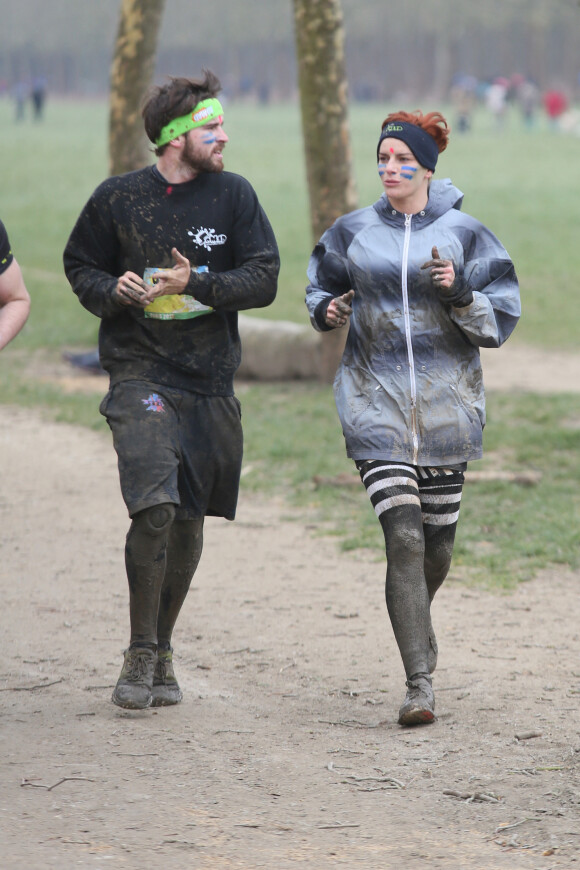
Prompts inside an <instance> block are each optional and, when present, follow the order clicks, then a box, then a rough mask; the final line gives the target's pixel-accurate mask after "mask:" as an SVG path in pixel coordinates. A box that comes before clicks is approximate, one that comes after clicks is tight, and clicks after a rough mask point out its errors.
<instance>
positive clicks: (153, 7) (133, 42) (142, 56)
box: [109, 0, 165, 175]
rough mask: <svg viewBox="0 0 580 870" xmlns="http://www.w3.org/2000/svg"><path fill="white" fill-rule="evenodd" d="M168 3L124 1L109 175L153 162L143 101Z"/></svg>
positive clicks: (117, 49)
mask: <svg viewBox="0 0 580 870" xmlns="http://www.w3.org/2000/svg"><path fill="white" fill-rule="evenodd" d="M164 8H165V0H122V2H121V15H120V19H119V30H118V33H117V42H116V44H115V53H114V56H113V63H112V66H111V89H110V93H111V96H110V110H109V172H110V174H111V175H119V174H120V173H123V172H130V171H131V170H133V169H139V168H140V167H142V166H146V165H147V164H148V163H149V162H150V143H149V144H148V140H147V138H146V136H145V133H144V132H143V123H142V120H141V102H142V100H143V97H144V96H145V93H146V91H147V88H148V87H149V85H150V83H151V79H152V77H153V72H154V69H155V54H156V49H157V38H158V35H159V30H160V27H161V19H162V16H163V11H164Z"/></svg>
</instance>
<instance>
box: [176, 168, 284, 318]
mask: <svg viewBox="0 0 580 870" xmlns="http://www.w3.org/2000/svg"><path fill="white" fill-rule="evenodd" d="M229 241H230V243H231V244H232V246H233V258H234V268H233V269H230V270H228V271H226V272H192V273H191V277H190V279H189V284H188V289H187V292H189V293H191V295H192V296H194V297H195V298H196V299H198V300H199V301H200V302H202V303H203V304H204V305H211V307H212V308H216V309H218V310H221V311H244V310H246V309H248V308H264V307H265V306H267V305H270V304H271V303H272V302H273V301H274V299H275V298H276V292H277V289H278V273H279V271H280V257H279V254H278V246H277V244H276V239H275V237H274V232H273V230H272V227H271V226H270V222H269V221H268V218H267V217H266V214H265V212H264V210H263V209H262V207H261V205H260V203H259V202H258V197H257V196H256V193H255V192H254V190H253V188H252V187H251V185H250V184H248V182H245V184H244V185H243V186H242V187H241V189H240V192H239V195H238V196H237V197H236V201H235V213H234V218H233V222H232V230H231V233H230V240H229Z"/></svg>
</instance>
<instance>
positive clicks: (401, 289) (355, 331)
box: [306, 179, 520, 466]
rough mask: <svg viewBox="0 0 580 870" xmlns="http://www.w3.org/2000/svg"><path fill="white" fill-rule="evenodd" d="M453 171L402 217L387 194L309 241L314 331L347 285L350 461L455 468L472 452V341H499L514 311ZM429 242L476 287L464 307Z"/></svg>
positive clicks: (476, 447) (475, 403) (343, 398)
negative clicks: (435, 279) (442, 293)
mask: <svg viewBox="0 0 580 870" xmlns="http://www.w3.org/2000/svg"><path fill="white" fill-rule="evenodd" d="M462 201H463V194H462V193H461V191H459V190H458V189H457V188H456V187H454V185H453V184H452V183H451V181H450V180H449V179H442V180H437V181H432V182H431V185H430V189H429V201H428V203H427V206H426V208H425V210H424V211H421V212H420V213H418V214H414V215H404V214H401V213H400V212H398V211H396V210H395V209H393V208H392V206H391V205H390V203H389V201H388V199H387V197H386V195H383V196H382V197H381V199H380V200H379V201H378V202H376V203H375V204H374V205H372V206H369V207H367V208H363V209H359V210H358V211H354V212H351V213H350V214H346V215H344V216H343V217H341V218H339V219H338V220H337V221H336V223H334V224H333V226H332V227H330V229H328V230H327V231H326V232H325V233H324V235H323V236H322V238H321V239H320V241H319V243H318V244H317V245H316V247H315V249H314V251H313V253H312V256H311V258H310V262H309V265H308V280H309V282H310V283H309V286H308V288H307V291H306V304H307V306H308V310H309V312H310V316H311V320H312V323H313V325H314V327H315V328H316V329H318V330H319V331H323V330H326V329H327V328H328V327H327V326H326V322H325V313H326V309H327V307H328V305H329V303H330V301H331V300H332V299H333V298H334V297H335V296H338V295H341V294H342V293H346V292H347V291H348V290H349V289H350V288H353V289H354V291H355V296H354V299H353V303H352V307H353V313H352V316H351V318H350V329H349V334H348V338H347V343H346V347H345V351H344V354H343V357H342V361H341V363H340V365H339V368H338V371H337V374H336V378H335V381H334V393H335V399H336V406H337V409H338V414H339V417H340V421H341V423H342V429H343V433H344V437H345V440H346V448H347V454H348V456H350V457H351V458H352V459H386V460H396V461H401V462H406V463H409V464H411V465H432V466H441V465H448V464H449V465H451V464H457V463H460V462H467V461H469V460H473V459H480V458H481V456H482V431H483V427H484V425H485V397H484V389H483V376H482V371H481V364H480V357H479V347H499V346H500V345H501V344H502V343H503V342H504V341H505V340H506V339H507V338H508V336H509V335H510V333H511V332H512V330H513V329H514V327H515V325H516V323H517V321H518V318H519V316H520V300H519V288H518V282H517V278H516V274H515V270H514V266H513V264H512V262H511V260H510V257H509V255H508V253H507V251H506V250H505V248H504V247H503V245H502V244H501V243H500V242H499V240H498V239H497V238H496V237H495V236H494V235H493V233H491V232H490V231H489V230H488V229H487V228H486V227H485V226H483V224H481V223H479V221H477V220H475V219H474V218H472V217H470V216H469V215H467V214H464V213H463V212H461V211H460V208H461V203H462ZM434 245H436V246H437V248H438V249H439V254H440V256H441V257H442V258H445V259H450V260H452V261H453V263H454V266H455V272H456V275H457V280H458V281H463V282H465V285H466V286H467V287H468V288H469V289H471V290H472V291H473V302H471V303H470V304H469V305H467V306H465V307H463V308H453V307H451V306H450V305H446V304H445V303H443V302H442V301H441V300H440V298H439V295H438V292H437V290H436V289H435V288H434V287H433V285H432V283H431V279H430V275H429V270H423V271H421V269H420V267H421V265H422V264H423V263H425V262H426V261H427V260H430V259H431V249H432V247H433V246H434Z"/></svg>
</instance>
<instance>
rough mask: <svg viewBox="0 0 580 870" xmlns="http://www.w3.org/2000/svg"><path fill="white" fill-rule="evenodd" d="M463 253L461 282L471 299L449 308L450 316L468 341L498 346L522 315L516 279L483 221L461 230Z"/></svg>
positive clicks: (507, 255) (511, 265)
mask: <svg viewBox="0 0 580 870" xmlns="http://www.w3.org/2000/svg"><path fill="white" fill-rule="evenodd" d="M460 235H461V236H462V238H461V241H462V244H463V248H464V252H465V260H464V267H463V281H464V283H465V285H466V287H468V288H469V289H470V290H471V291H472V292H473V302H471V304H470V305H467V306H465V307H464V308H452V309H451V312H450V317H451V319H452V320H453V321H454V323H456V324H457V326H458V327H459V328H460V329H461V331H462V332H463V333H464V335H465V336H466V337H467V338H468V339H469V341H470V342H471V344H473V345H475V346H477V347H499V346H500V345H501V344H503V343H504V341H505V340H506V339H507V338H509V336H510V335H511V333H512V332H513V330H514V328H515V325H516V323H517V322H518V319H519V317H520V314H521V306H520V294H519V286H518V279H517V277H516V272H515V269H514V265H513V263H512V261H511V259H510V256H509V254H508V252H507V251H506V249H505V248H504V247H503V245H502V244H501V242H500V241H499V240H498V239H497V238H496V237H495V236H494V235H493V233H492V232H490V230H488V229H487V228H486V227H484V226H483V225H482V224H477V222H476V221H474V222H473V226H471V227H470V228H469V229H467V230H464V232H463V233H460Z"/></svg>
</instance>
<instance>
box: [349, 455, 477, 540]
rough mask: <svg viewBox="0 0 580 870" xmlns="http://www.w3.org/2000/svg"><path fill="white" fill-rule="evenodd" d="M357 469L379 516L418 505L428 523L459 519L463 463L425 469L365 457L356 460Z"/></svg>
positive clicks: (452, 521) (439, 523) (449, 522)
mask: <svg viewBox="0 0 580 870" xmlns="http://www.w3.org/2000/svg"><path fill="white" fill-rule="evenodd" d="M357 468H358V469H359V472H360V476H361V480H362V482H363V483H364V485H365V487H366V490H367V494H368V496H369V498H370V500H371V504H372V506H373V507H374V509H375V513H376V515H377V517H379V518H380V516H381V514H383V513H384V512H385V511H388V510H391V509H392V508H394V507H398V506H399V505H416V506H417V507H419V508H420V509H421V517H422V522H423V523H424V524H426V525H433V526H448V525H453V523H456V522H457V518H458V517H459V507H460V504H461V492H462V489H463V482H464V475H463V466H459V467H451V468H443V467H442V468H431V467H429V468H426V467H416V466H412V465H405V464H404V463H396V462H385V461H382V460H366V461H359V462H357Z"/></svg>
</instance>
